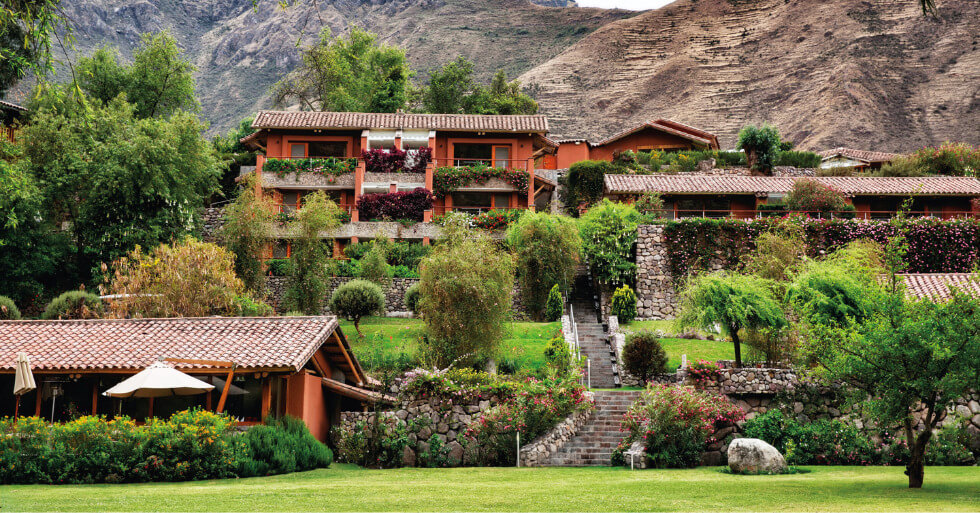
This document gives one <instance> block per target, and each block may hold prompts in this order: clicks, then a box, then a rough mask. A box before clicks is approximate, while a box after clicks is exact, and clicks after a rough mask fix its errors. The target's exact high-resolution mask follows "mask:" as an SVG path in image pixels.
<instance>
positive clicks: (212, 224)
mask: <svg viewBox="0 0 980 513" xmlns="http://www.w3.org/2000/svg"><path fill="white" fill-rule="evenodd" d="M224 216H225V208H224V207H209V208H206V209H204V212H202V213H201V220H202V224H201V240H203V241H204V242H218V231H219V230H221V225H223V224H224Z"/></svg>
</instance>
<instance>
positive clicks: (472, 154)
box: [453, 143, 493, 166]
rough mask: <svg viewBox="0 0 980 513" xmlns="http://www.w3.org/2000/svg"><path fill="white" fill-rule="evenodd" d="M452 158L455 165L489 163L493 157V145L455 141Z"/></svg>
mask: <svg viewBox="0 0 980 513" xmlns="http://www.w3.org/2000/svg"><path fill="white" fill-rule="evenodd" d="M453 159H454V160H455V165H457V166H469V165H473V164H489V163H490V160H491V159H493V145H492V144H484V143H457V144H454V145H453Z"/></svg>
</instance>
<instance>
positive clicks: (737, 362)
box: [729, 328, 742, 368]
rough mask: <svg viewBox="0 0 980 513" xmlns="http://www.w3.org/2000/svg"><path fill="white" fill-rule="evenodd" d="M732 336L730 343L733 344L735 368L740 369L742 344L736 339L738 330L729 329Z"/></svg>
mask: <svg viewBox="0 0 980 513" xmlns="http://www.w3.org/2000/svg"><path fill="white" fill-rule="evenodd" d="M729 332H730V333H731V334H732V343H733V344H735V368H741V367H742V343H741V341H740V340H739V338H738V328H734V329H729Z"/></svg>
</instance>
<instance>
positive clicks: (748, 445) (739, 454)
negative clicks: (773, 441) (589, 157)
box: [728, 438, 786, 474]
mask: <svg viewBox="0 0 980 513" xmlns="http://www.w3.org/2000/svg"><path fill="white" fill-rule="evenodd" d="M728 468H730V469H731V471H732V472H734V473H736V474H744V473H749V474H759V473H761V474H778V473H781V472H785V471H786V460H785V459H784V458H783V455H782V454H779V451H778V450H776V448H775V447H773V446H771V445H769V444H767V443H766V442H764V441H762V440H759V439H758V438H736V439H735V440H732V443H731V444H729V445H728Z"/></svg>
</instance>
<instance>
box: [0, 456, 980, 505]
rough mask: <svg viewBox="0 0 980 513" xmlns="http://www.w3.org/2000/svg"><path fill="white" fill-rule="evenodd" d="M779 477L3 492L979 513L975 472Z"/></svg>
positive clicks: (375, 478)
mask: <svg viewBox="0 0 980 513" xmlns="http://www.w3.org/2000/svg"><path fill="white" fill-rule="evenodd" d="M809 469H810V470H812V472H809V473H805V474H792V475H784V476H734V475H729V474H724V473H721V472H719V471H718V470H717V469H716V468H697V469H687V470H642V471H641V470H638V471H630V470H626V469H618V468H617V469H612V468H537V469H514V468H506V469H503V468H461V469H414V468H409V469H397V470H365V469H361V468H358V467H354V466H351V465H334V466H333V467H331V468H329V469H323V470H316V471H312V472H303V473H298V474H292V475H286V476H276V477H265V478H254V479H231V480H221V481H204V482H191V483H161V484H126V485H80V486H50V485H33V486H3V487H0V507H2V510H3V511H4V512H9V511H38V510H43V511H314V510H316V511H455V510H471V511H711V512H715V511H976V510H977V505H978V501H977V499H978V497H980V468H977V467H929V468H928V469H926V482H925V488H923V489H921V490H910V489H908V488H907V486H908V482H907V479H906V477H905V476H904V475H903V474H902V470H903V469H902V468H901V467H809Z"/></svg>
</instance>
